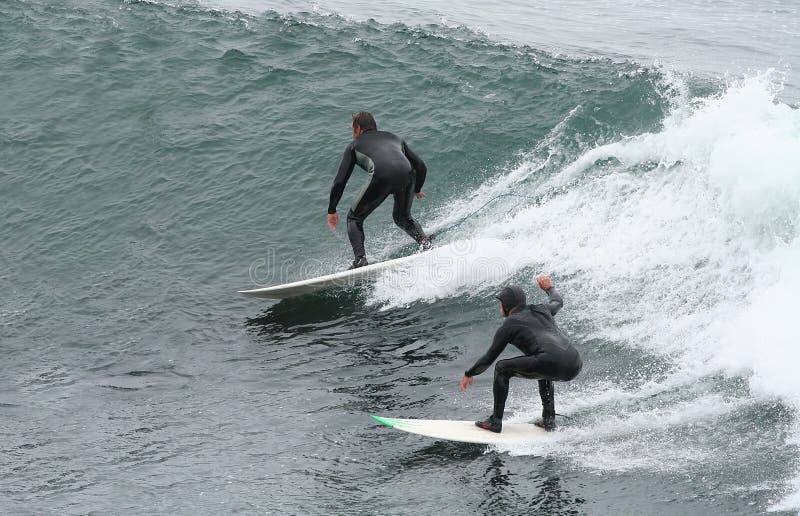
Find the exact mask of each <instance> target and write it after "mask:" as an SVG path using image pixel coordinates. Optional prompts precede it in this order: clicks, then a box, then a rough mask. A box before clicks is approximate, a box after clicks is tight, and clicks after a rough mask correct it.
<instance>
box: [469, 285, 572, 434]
mask: <svg viewBox="0 0 800 516" xmlns="http://www.w3.org/2000/svg"><path fill="white" fill-rule="evenodd" d="M536 282H537V283H538V284H539V287H540V288H541V289H542V290H544V291H545V292H547V297H548V299H549V300H548V302H547V303H543V304H538V305H526V304H525V292H524V291H523V290H522V289H521V288H519V287H516V286H511V287H506V288H504V289H503V290H502V291H501V292H500V294H499V295H498V296H497V299H499V300H500V309H501V310H502V313H503V317H505V318H506V320H505V321H504V322H503V325H502V326H501V327H500V329H498V330H497V332H496V333H495V335H494V340H493V341H492V345H491V347H490V348H489V351H487V352H486V354H485V355H483V356H482V357H481V358H479V359H478V361H477V362H475V365H473V366H472V367H471V368H470V369H469V370H467V371H466V372H465V373H464V377H463V378H462V379H461V390H462V391H466V390H467V387H468V386H469V385H472V384H473V381H474V380H473V378H472V377H473V376H475V375H478V374H481V373H482V372H484V371H485V370H486V369H488V368H489V366H491V365H492V363H493V362H494V361H495V360H496V359H497V357H498V356H500V353H502V352H503V350H504V349H505V347H506V345H507V344H508V343H511V344H513V345H514V346H516V347H517V348H518V349H519V350H520V351H522V352H523V353H524V355H523V356H520V357H516V358H510V359H507V360H500V361H498V362H497V365H495V367H494V412H492V415H491V416H489V418H488V419H486V420H485V421H477V422H475V424H476V425H477V426H479V427H481V428H484V429H486V430H490V431H492V432H500V431H501V430H502V428H503V411H504V410H505V406H506V398H507V397H508V383H509V380H510V379H511V378H512V377H519V378H529V379H533V380H539V395H540V396H541V398H542V419H541V420H539V421H536V423H535V424H536V425H537V426H541V427H542V428H544V429H545V430H548V431H551V430H555V427H556V409H555V399H554V392H553V381H554V380H555V381H565V382H566V381H569V380H572V379H573V378H575V377H576V376H578V373H580V371H581V367H582V366H583V361H582V360H581V357H580V355H579V354H578V351H577V350H576V349H575V348H574V347H573V346H572V344H571V343H570V342H569V339H567V337H565V336H564V334H563V333H561V330H559V329H558V327H557V326H556V323H555V320H554V319H553V316H554V315H555V314H556V313H557V312H558V311H559V310H560V309H561V307H562V306H564V300H563V299H562V298H561V296H560V295H559V294H558V292H556V289H555V288H554V287H553V282H552V281H551V280H550V278H549V277H548V276H539V277H537V278H536Z"/></svg>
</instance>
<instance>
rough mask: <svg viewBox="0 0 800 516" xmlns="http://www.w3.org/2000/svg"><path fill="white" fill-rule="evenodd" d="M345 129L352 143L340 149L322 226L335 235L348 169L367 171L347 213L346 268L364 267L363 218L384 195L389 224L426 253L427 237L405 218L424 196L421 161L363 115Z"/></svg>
mask: <svg viewBox="0 0 800 516" xmlns="http://www.w3.org/2000/svg"><path fill="white" fill-rule="evenodd" d="M351 127H352V129H353V141H352V142H350V143H349V144H348V145H347V148H346V149H345V150H344V155H343V156H342V161H341V163H340V164H339V172H338V173H337V174H336V178H335V179H334V180H333V187H332V188H331V197H330V203H329V204H328V226H329V227H330V228H331V230H332V231H336V225H337V224H338V223H339V214H337V213H336V205H337V204H339V200H340V199H341V198H342V194H343V193H344V187H345V185H346V184H347V180H348V179H350V174H351V173H352V172H353V168H354V167H355V165H356V164H358V166H360V167H361V168H363V169H364V170H366V171H367V172H368V173H369V176H370V179H369V183H367V185H366V186H364V188H362V190H361V192H360V193H359V194H358V195H357V196H356V200H355V201H354V202H353V205H352V207H351V208H350V211H348V212H347V236H348V237H349V238H350V244H351V245H352V246H353V254H354V255H355V260H354V261H353V265H352V266H351V267H350V268H351V269H355V268H357V267H363V266H364V265H367V254H366V252H365V251H364V219H366V218H367V217H368V216H369V214H370V213H372V212H373V211H374V210H375V208H377V207H378V206H380V204H381V203H382V202H383V201H384V200H385V199H386V198H387V197H388V196H389V195H390V194H391V195H393V196H394V209H393V211H392V216H393V218H394V223H395V224H397V225H398V226H399V227H400V228H401V229H402V230H403V231H405V232H406V233H408V234H409V235H410V236H411V238H413V239H414V240H415V241H416V242H417V243H418V244H419V245H420V247H421V248H422V249H429V248H430V247H431V244H432V242H431V237H428V236H426V235H425V232H424V231H422V227H421V226H420V225H419V223H418V222H417V221H416V220H414V218H413V217H412V216H411V202H412V201H413V200H414V197H416V198H417V199H422V198H423V197H425V193H424V192H423V191H422V185H423V184H424V183H425V175H426V173H427V170H428V169H427V167H425V163H423V161H422V160H421V159H420V158H419V157H418V156H417V155H416V154H415V153H414V151H412V150H411V148H410V147H409V146H408V144H406V142H405V141H403V140H402V139H401V138H400V137H398V136H396V135H394V134H392V133H390V132H387V131H378V126H377V124H376V123H375V119H374V118H373V117H372V115H371V114H370V113H368V112H366V111H362V112H360V113H356V114H355V115H353V120H352V123H351Z"/></svg>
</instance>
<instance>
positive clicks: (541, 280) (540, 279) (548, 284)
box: [536, 274, 553, 290]
mask: <svg viewBox="0 0 800 516" xmlns="http://www.w3.org/2000/svg"><path fill="white" fill-rule="evenodd" d="M536 283H538V284H539V288H541V289H542V290H548V289H550V288H552V287H553V282H552V281H551V280H550V276H547V275H544V274H542V275H541V276H537V278H536Z"/></svg>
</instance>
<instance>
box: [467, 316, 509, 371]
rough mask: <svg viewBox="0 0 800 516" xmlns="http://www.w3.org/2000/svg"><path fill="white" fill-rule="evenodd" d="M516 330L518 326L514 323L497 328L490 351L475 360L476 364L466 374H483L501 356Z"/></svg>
mask: <svg viewBox="0 0 800 516" xmlns="http://www.w3.org/2000/svg"><path fill="white" fill-rule="evenodd" d="M515 331H516V328H515V327H514V326H513V325H507V324H504V325H503V326H501V327H500V329H498V330H497V332H496V333H495V334H494V339H493V340H492V345H491V347H489V351H487V352H486V354H485V355H483V356H482V357H481V358H479V359H478V361H477V362H475V365H473V366H472V367H470V368H469V369H468V370H467V371H466V372H465V373H464V376H469V377H472V376H475V375H478V374H481V373H482V372H484V371H486V370H487V369H488V368H489V366H491V365H492V364H493V363H494V361H495V360H497V357H499V356H500V353H502V352H503V350H504V349H506V346H507V345H508V342H509V341H510V340H511V338H512V336H513V335H512V334H513V333H514V332H515Z"/></svg>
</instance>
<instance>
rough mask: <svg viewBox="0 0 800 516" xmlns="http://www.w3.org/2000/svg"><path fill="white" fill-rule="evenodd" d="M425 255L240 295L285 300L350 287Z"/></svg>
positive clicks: (374, 264)
mask: <svg viewBox="0 0 800 516" xmlns="http://www.w3.org/2000/svg"><path fill="white" fill-rule="evenodd" d="M424 254H426V253H414V254H412V255H409V256H403V257H402V258H395V259H394V260H386V261H383V262H378V263H372V264H370V265H365V266H364V267H359V268H357V269H352V270H346V271H341V272H335V273H333V274H328V275H325V276H319V277H317V278H310V279H305V280H301V281H295V282H294V283H286V284H284V285H275V286H274V287H264V288H257V289H253V290H240V291H239V293H240V294H244V295H247V296H254V297H265V298H270V299H284V298H287V297H294V296H299V295H301V294H309V293H311V292H317V291H320V290H323V289H326V288H332V287H349V286H352V285H355V284H357V283H359V282H361V281H364V280H368V279H370V278H373V277H375V276H377V275H378V274H380V273H381V272H383V271H385V270H388V269H391V268H393V267H397V266H399V265H402V264H404V263H407V262H410V261H413V260H416V259H418V258H419V257H421V256H424Z"/></svg>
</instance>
